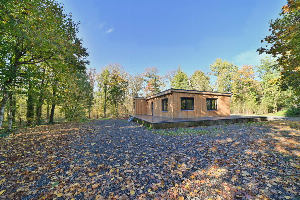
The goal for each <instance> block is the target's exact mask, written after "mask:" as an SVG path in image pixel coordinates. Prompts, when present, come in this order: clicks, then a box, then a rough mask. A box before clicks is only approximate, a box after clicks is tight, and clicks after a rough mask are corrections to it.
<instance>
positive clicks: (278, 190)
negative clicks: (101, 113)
mask: <svg viewBox="0 0 300 200" xmlns="http://www.w3.org/2000/svg"><path fill="white" fill-rule="evenodd" d="M282 123H284V122H282ZM45 129H46V130H47V134H45V133H44V132H45V131H44V130H45ZM58 130H59V132H58ZM58 130H57V129H54V128H53V130H50V129H48V128H45V127H41V128H40V130H38V131H35V132H34V131H33V130H32V131H29V132H27V133H20V134H19V135H15V136H12V137H9V138H5V139H1V143H0V144H1V154H0V163H1V170H0V172H1V174H2V175H1V176H2V177H0V194H1V195H0V199H43V198H44V199H53V198H56V199H72V198H74V199H155V198H156V199H300V192H299V191H300V181H299V178H300V170H299V169H300V150H299V149H300V145H299V144H300V143H299V138H300V131H299V130H296V129H291V128H290V127H289V126H285V124H280V123H277V124H276V125H265V124H259V123H258V124H250V125H249V124H238V125H228V126H210V127H197V128H190V129H179V130H176V129H171V130H161V131H158V132H159V133H160V134H158V133H155V131H154V130H152V131H151V130H148V129H147V128H145V127H142V126H140V125H139V124H137V123H135V122H128V121H126V120H102V121H93V122H92V123H89V124H86V125H76V126H75V125H72V126H71V125H70V126H66V127H60V128H59V129H58ZM172 131H173V132H174V131H177V133H180V132H182V133H181V134H179V135H178V134H177V135H176V136H169V135H166V133H168V132H172ZM156 132H157V131H156ZM184 132H186V134H185V133H184ZM17 145H19V146H17ZM20 154H21V155H20ZM1 192H2V193H1Z"/></svg>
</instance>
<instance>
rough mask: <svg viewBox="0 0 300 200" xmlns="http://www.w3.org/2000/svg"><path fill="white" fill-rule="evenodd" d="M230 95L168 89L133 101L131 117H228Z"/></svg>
mask: <svg viewBox="0 0 300 200" xmlns="http://www.w3.org/2000/svg"><path fill="white" fill-rule="evenodd" d="M230 97H231V93H219V92H204V91H196V90H182V89H169V90H165V91H163V92H160V93H158V94H155V95H152V96H149V97H146V98H141V97H136V98H134V99H133V115H150V116H151V115H152V116H160V117H166V118H172V119H176V118H201V117H225V116H230Z"/></svg>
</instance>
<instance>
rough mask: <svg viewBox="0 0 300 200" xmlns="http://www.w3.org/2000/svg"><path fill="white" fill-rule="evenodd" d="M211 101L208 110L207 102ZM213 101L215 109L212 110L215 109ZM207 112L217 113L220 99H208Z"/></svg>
mask: <svg viewBox="0 0 300 200" xmlns="http://www.w3.org/2000/svg"><path fill="white" fill-rule="evenodd" d="M208 101H210V102H211V103H210V109H209V108H208V104H207V102H208ZM213 101H215V109H212V108H213V106H212V105H213V103H212V102H213ZM206 110H207V111H216V110H218V98H206Z"/></svg>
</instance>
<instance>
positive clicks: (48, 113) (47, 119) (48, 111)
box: [46, 104, 50, 123]
mask: <svg viewBox="0 0 300 200" xmlns="http://www.w3.org/2000/svg"><path fill="white" fill-rule="evenodd" d="M49 115H50V106H49V104H47V115H46V123H48V122H49Z"/></svg>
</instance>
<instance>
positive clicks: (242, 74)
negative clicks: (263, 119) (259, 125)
mask: <svg viewBox="0 0 300 200" xmlns="http://www.w3.org/2000/svg"><path fill="white" fill-rule="evenodd" d="M232 93H233V94H232V109H234V110H235V111H236V112H238V113H246V114H253V113H255V112H256V110H257V104H258V95H259V82H258V81H257V80H255V73H254V69H253V67H252V66H251V65H244V66H243V67H242V68H241V69H240V70H238V71H237V72H236V74H235V75H234V77H233V83H232Z"/></svg>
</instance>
